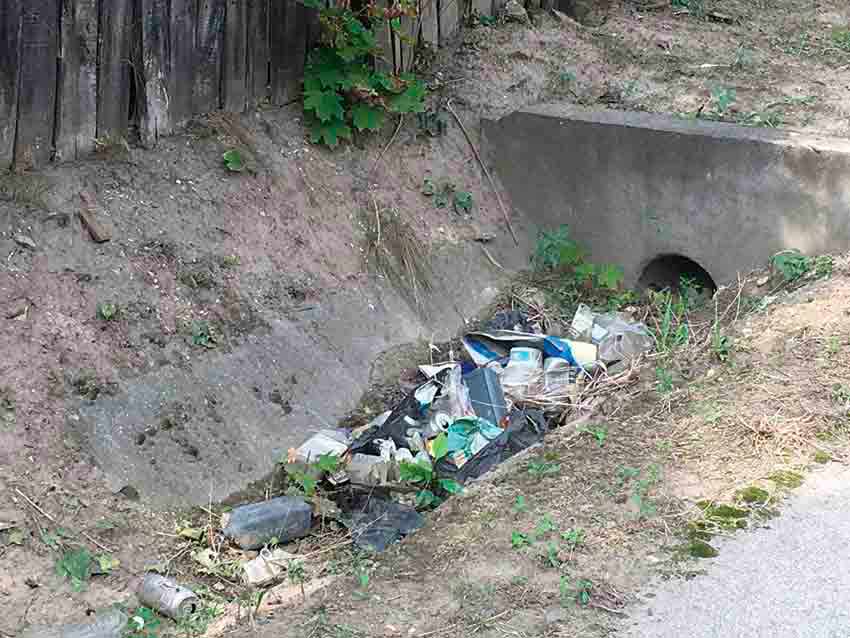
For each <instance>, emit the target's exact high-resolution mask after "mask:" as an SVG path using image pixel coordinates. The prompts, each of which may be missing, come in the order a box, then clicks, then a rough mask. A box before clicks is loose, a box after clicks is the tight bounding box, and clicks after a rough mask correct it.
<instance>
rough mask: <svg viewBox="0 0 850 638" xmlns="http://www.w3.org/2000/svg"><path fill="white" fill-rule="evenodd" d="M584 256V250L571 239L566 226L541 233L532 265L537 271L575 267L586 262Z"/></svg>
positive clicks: (532, 257) (532, 258)
mask: <svg viewBox="0 0 850 638" xmlns="http://www.w3.org/2000/svg"><path fill="white" fill-rule="evenodd" d="M584 254H585V253H584V250H583V249H582V248H581V247H580V246H579V245H578V244H577V243H576V242H575V240H573V239H572V238H571V237H570V229H569V226H567V225H566V224H564V225H561V226H560V227H559V228H558V229H557V230H554V231H551V232H548V231H545V230H541V231H540V233H539V234H538V236H537V243H536V244H535V247H534V253H533V254H532V256H531V265H532V266H534V268H536V269H537V270H547V269H548V270H555V269H558V268H563V267H565V266H569V267H575V266H578V265H579V264H581V263H582V262H583V261H584Z"/></svg>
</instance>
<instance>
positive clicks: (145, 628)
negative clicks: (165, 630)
mask: <svg viewBox="0 0 850 638" xmlns="http://www.w3.org/2000/svg"><path fill="white" fill-rule="evenodd" d="M129 616H130V617H129V618H128V619H127V625H126V626H125V627H124V631H123V633H122V634H121V635H122V638H158V636H159V625H160V621H159V617H158V616H157V615H156V612H155V611H154V610H153V609H150V608H148V607H137V608H136V609H134V610H133V611H131V612H130V614H129Z"/></svg>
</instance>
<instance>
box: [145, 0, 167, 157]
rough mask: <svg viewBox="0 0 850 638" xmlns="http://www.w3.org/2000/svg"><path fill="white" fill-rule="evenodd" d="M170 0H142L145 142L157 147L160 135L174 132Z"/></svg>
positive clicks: (147, 144) (146, 144)
mask: <svg viewBox="0 0 850 638" xmlns="http://www.w3.org/2000/svg"><path fill="white" fill-rule="evenodd" d="M169 9H170V7H169V2H168V0H141V22H142V24H141V28H142V64H143V66H144V80H145V86H144V109H143V113H142V114H141V121H140V127H139V129H140V131H139V132H140V134H141V138H142V144H144V145H145V146H148V147H150V146H154V145H156V143H157V142H158V141H159V138H160V136H162V135H169V134H171V133H172V132H173V127H172V125H171V112H170V107H169V102H170V99H171V98H170V96H169V90H170V88H171V82H170V77H169V70H170V68H171V28H170V16H169Z"/></svg>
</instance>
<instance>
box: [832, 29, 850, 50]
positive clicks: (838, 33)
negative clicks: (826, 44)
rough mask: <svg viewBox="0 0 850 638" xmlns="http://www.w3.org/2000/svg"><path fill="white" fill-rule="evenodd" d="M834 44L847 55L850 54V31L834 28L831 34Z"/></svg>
mask: <svg viewBox="0 0 850 638" xmlns="http://www.w3.org/2000/svg"><path fill="white" fill-rule="evenodd" d="M830 37H831V39H832V44H833V45H834V46H835V47H836V48H838V49H841V50H842V51H844V52H846V53H850V29H848V28H846V27H844V28H842V27H834V28H833V29H832V33H831V34H830Z"/></svg>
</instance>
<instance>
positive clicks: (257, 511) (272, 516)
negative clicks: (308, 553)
mask: <svg viewBox="0 0 850 638" xmlns="http://www.w3.org/2000/svg"><path fill="white" fill-rule="evenodd" d="M312 512H313V510H312V508H311V507H310V505H309V503H307V502H306V501H304V499H303V498H300V497H297V496H279V497H277V498H273V499H270V500H268V501H263V502H261V503H252V504H251V505H243V506H241V507H237V508H235V509H234V510H233V511H231V512H228V513H226V514H224V515H222V520H221V522H222V527H223V528H224V535H225V536H227V537H228V538H230V539H231V540H232V541H234V542H235V543H236V544H237V545H239V547H241V548H242V549H259V548H260V547H262V546H263V545H265V544H266V543H268V542H269V541H270V540H271V539H272V538H276V539H277V541H278V542H279V543H286V542H289V541H291V540H294V539H296V538H301V537H302V536H306V535H307V534H308V533H309V532H310V523H311V522H312V521H311V519H312Z"/></svg>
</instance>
